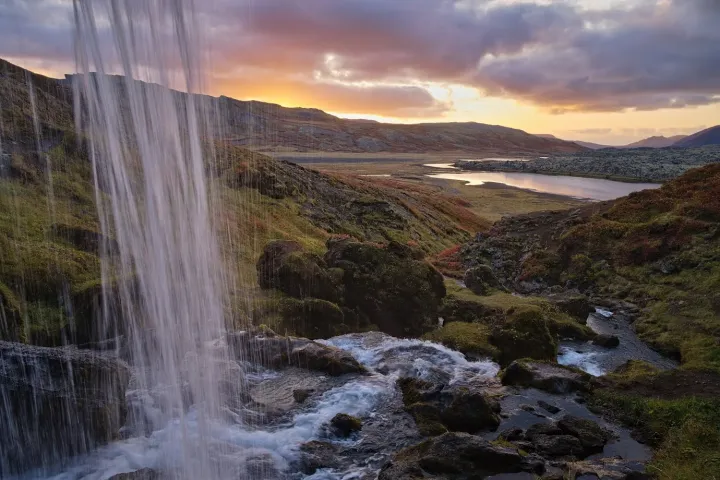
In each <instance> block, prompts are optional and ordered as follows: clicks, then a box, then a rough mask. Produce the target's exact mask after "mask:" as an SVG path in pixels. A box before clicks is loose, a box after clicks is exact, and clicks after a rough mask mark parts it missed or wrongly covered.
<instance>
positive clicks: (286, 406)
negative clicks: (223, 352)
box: [248, 368, 328, 416]
mask: <svg viewBox="0 0 720 480" xmlns="http://www.w3.org/2000/svg"><path fill="white" fill-rule="evenodd" d="M326 383H327V382H323V380H322V377H321V376H320V375H318V374H317V373H315V372H310V371H308V370H304V369H300V368H288V369H285V370H283V371H282V374H281V375H279V376H277V377H273V378H269V379H267V380H265V381H263V382H261V383H259V384H257V385H254V386H252V387H251V388H250V389H249V391H248V395H249V397H250V399H251V400H252V402H253V403H254V404H255V405H256V406H258V407H260V410H261V411H262V412H263V413H265V414H267V415H271V416H272V415H279V414H283V413H285V412H288V411H290V410H292V409H294V408H296V407H297V399H296V393H295V392H297V391H298V390H299V391H305V392H313V391H316V390H320V391H322V390H323V388H328V387H326V386H325V385H326Z"/></svg>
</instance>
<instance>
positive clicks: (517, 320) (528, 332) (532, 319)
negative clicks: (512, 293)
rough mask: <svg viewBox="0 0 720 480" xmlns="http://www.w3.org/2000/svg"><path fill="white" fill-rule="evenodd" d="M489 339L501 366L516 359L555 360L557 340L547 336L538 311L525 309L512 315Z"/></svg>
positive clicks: (548, 334)
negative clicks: (498, 352) (497, 352)
mask: <svg viewBox="0 0 720 480" xmlns="http://www.w3.org/2000/svg"><path fill="white" fill-rule="evenodd" d="M490 339H491V342H492V344H493V345H495V346H496V347H497V348H498V350H499V351H500V354H499V356H498V361H499V363H500V364H501V365H508V364H509V363H510V362H512V361H513V360H516V359H518V358H534V359H537V360H555V358H556V357H557V349H558V343H557V340H556V338H555V337H554V336H553V335H551V334H550V330H548V326H547V322H546V321H545V318H544V317H543V315H542V311H541V310H540V309H539V308H534V307H526V308H522V309H518V310H516V311H515V312H513V313H511V314H510V315H509V318H508V319H507V321H506V322H505V323H504V324H503V325H501V326H498V327H496V328H495V329H494V330H493V332H492V334H491V337H490Z"/></svg>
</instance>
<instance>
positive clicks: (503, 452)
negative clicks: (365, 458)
mask: <svg viewBox="0 0 720 480" xmlns="http://www.w3.org/2000/svg"><path fill="white" fill-rule="evenodd" d="M533 468H535V465H533V464H528V463H526V462H525V460H524V458H523V457H522V456H521V455H520V454H519V453H518V452H517V451H516V450H513V449H509V448H504V447H500V446H497V445H494V444H491V443H490V442H488V441H486V440H483V439H481V438H480V437H476V436H473V435H469V434H467V433H446V434H444V435H441V436H439V437H435V438H432V439H430V440H427V441H425V442H422V443H420V444H418V445H415V446H413V447H410V448H406V449H405V450H402V451H400V452H398V453H397V454H396V455H395V456H394V457H393V458H392V460H391V461H390V462H388V463H387V464H386V465H385V466H384V467H383V468H382V470H381V471H380V474H379V477H378V479H379V480H411V479H417V478H446V479H452V480H465V479H468V480H469V479H471V478H483V477H486V476H490V475H495V474H500V473H514V472H522V471H531V470H532V469H533Z"/></svg>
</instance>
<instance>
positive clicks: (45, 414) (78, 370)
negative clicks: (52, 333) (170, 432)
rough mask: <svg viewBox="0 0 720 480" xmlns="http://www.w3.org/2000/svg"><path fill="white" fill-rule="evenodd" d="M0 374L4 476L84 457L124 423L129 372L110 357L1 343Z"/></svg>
mask: <svg viewBox="0 0 720 480" xmlns="http://www.w3.org/2000/svg"><path fill="white" fill-rule="evenodd" d="M0 371H1V372H2V375H0V398H2V399H3V408H2V409H0V445H2V448H1V449H0V472H2V473H3V474H9V473H13V472H20V471H23V470H25V469H27V468H30V467H33V466H37V464H38V460H39V459H41V458H42V459H43V460H45V461H46V462H57V461H60V460H61V459H65V458H67V457H69V456H71V455H77V454H82V453H86V452H88V451H90V450H92V449H94V448H96V447H97V446H99V445H102V444H105V443H107V442H109V441H111V440H113V439H115V438H117V436H118V431H119V430H120V428H121V427H122V426H123V424H124V422H125V416H126V413H127V406H126V401H125V390H126V388H127V385H128V382H129V379H130V373H129V368H128V366H127V365H126V364H125V363H124V362H122V361H119V360H116V359H114V358H112V357H110V356H107V355H104V354H99V353H97V352H92V351H83V350H76V349H70V348H62V349H61V348H45V347H34V346H29V345H23V344H18V343H8V342H0ZM39 432H41V433H39ZM79 432H83V434H82V435H81V434H79Z"/></svg>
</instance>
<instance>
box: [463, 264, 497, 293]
mask: <svg viewBox="0 0 720 480" xmlns="http://www.w3.org/2000/svg"><path fill="white" fill-rule="evenodd" d="M463 281H464V282H465V286H466V287H467V288H469V289H470V290H471V291H472V292H473V293H474V294H475V295H487V294H489V293H490V292H491V291H492V290H493V289H495V288H498V287H500V283H499V282H498V279H497V278H496V277H495V274H494V273H493V269H492V268H491V267H490V266H488V265H478V266H477V267H473V268H470V269H468V271H466V272H465V277H464V279H463Z"/></svg>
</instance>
